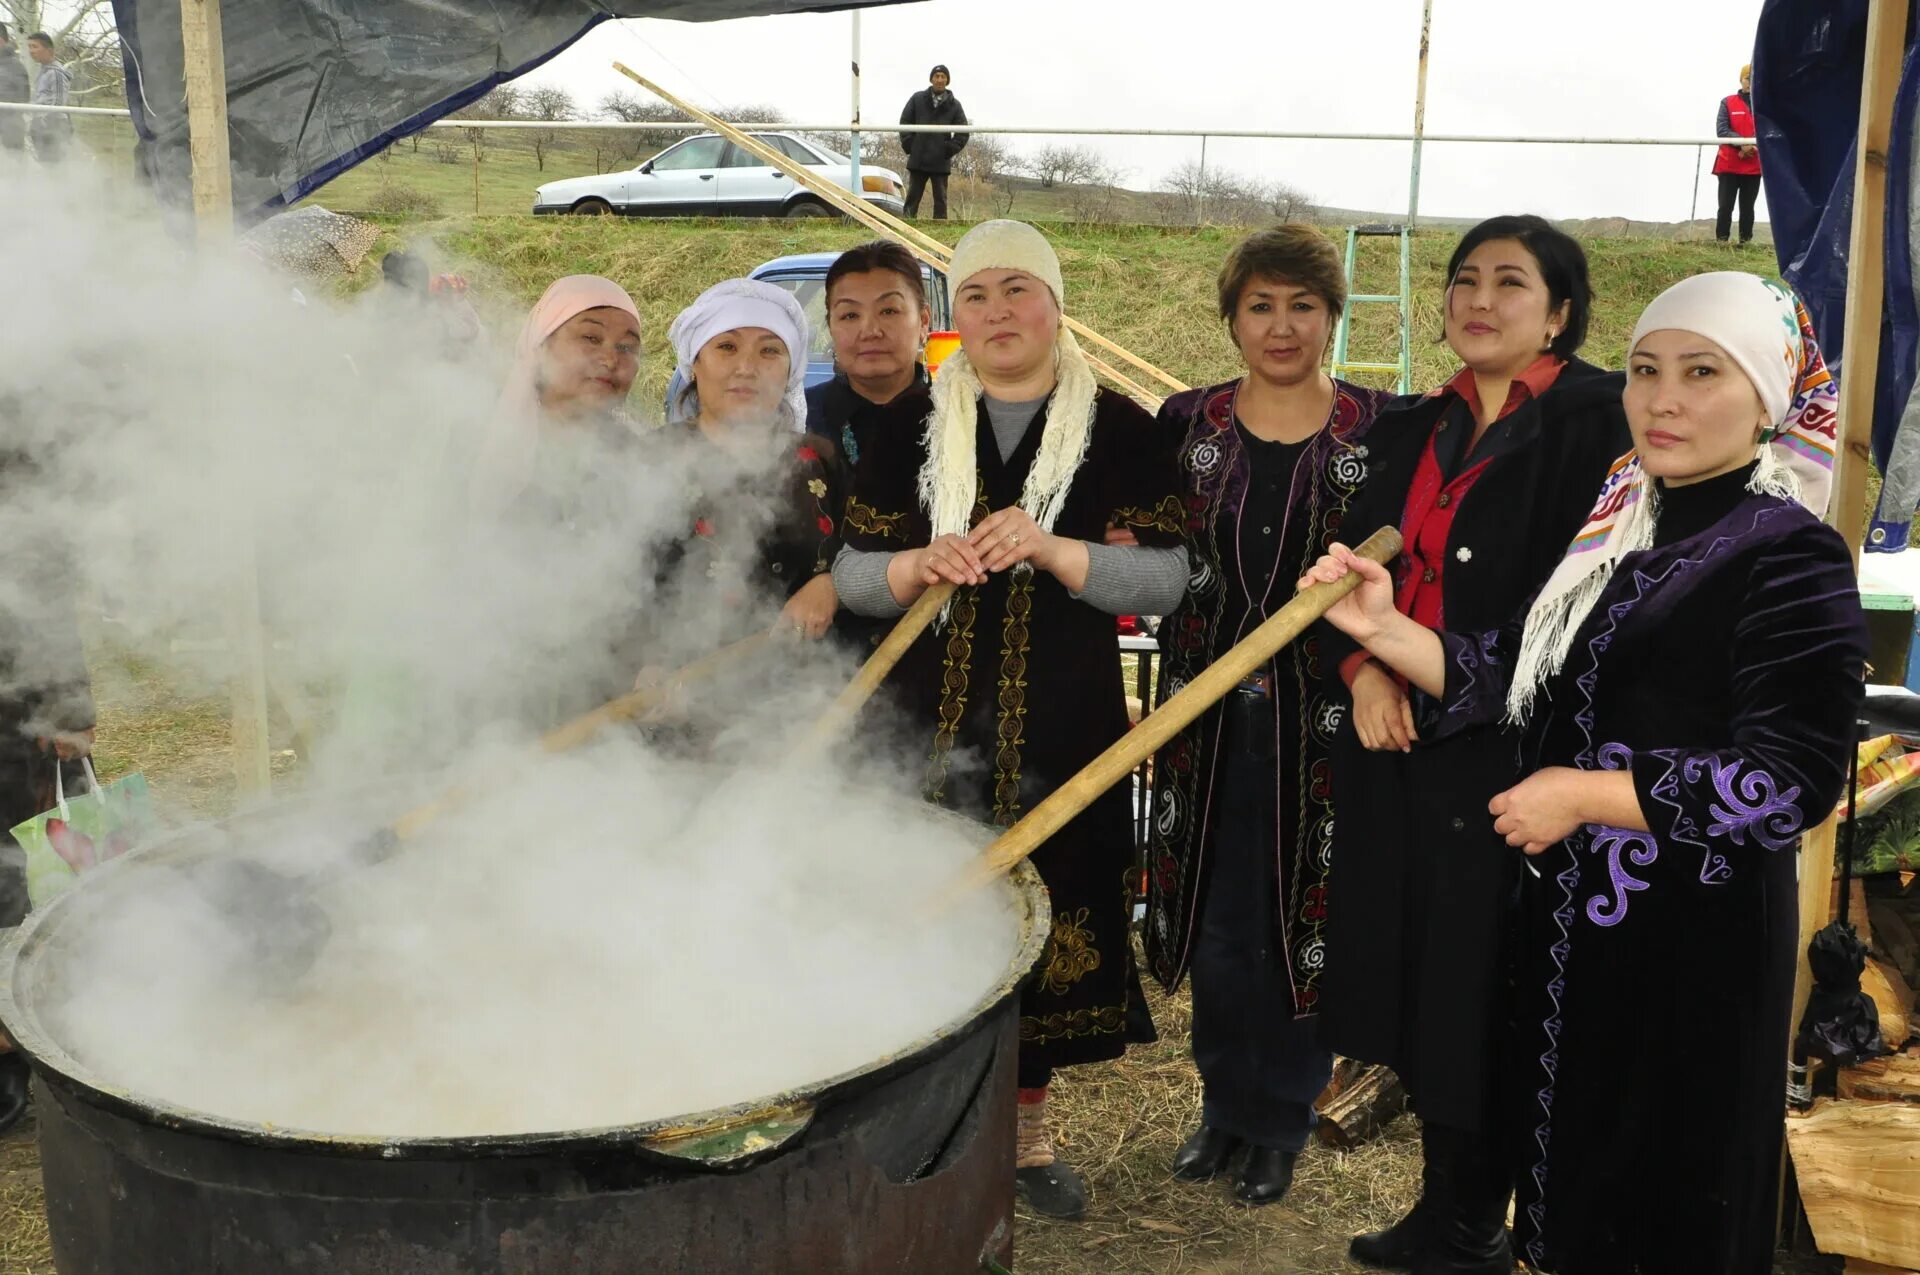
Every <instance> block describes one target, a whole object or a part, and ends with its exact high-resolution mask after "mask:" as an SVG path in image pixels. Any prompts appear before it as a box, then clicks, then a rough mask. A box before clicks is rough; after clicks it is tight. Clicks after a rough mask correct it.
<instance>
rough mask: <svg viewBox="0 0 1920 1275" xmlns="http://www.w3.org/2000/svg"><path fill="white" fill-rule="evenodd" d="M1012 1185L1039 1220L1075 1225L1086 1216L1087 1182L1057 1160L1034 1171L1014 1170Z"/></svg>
mask: <svg viewBox="0 0 1920 1275" xmlns="http://www.w3.org/2000/svg"><path fill="white" fill-rule="evenodd" d="M1013 1183H1014V1189H1015V1190H1016V1191H1017V1192H1018V1193H1019V1196H1020V1198H1021V1199H1023V1200H1025V1201H1026V1202H1027V1207H1028V1208H1030V1209H1032V1210H1033V1211H1034V1212H1035V1213H1038V1214H1039V1215H1040V1216H1041V1217H1051V1218H1058V1219H1059V1220H1060V1221H1062V1222H1078V1221H1079V1220H1080V1219H1081V1218H1083V1217H1085V1216H1086V1215H1087V1184H1086V1182H1085V1181H1083V1180H1082V1179H1081V1177H1080V1175H1079V1174H1078V1173H1075V1172H1074V1171H1073V1170H1072V1169H1070V1168H1068V1167H1067V1166H1066V1165H1064V1164H1062V1163H1060V1162H1059V1161H1058V1160H1055V1161H1054V1162H1053V1163H1052V1164H1045V1165H1041V1166H1039V1167H1037V1168H1032V1169H1015V1170H1014V1171H1013Z"/></svg>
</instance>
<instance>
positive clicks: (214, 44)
mask: <svg viewBox="0 0 1920 1275" xmlns="http://www.w3.org/2000/svg"><path fill="white" fill-rule="evenodd" d="M180 43H181V50H182V53H183V54H184V57H185V72H186V87H187V128H188V137H189V146H190V151H191V154H192V157H193V212H194V223H195V225H196V227H197V228H198V236H197V237H198V241H199V245H200V251H201V253H202V254H203V255H205V256H212V255H214V254H216V253H220V252H223V251H225V250H226V248H227V247H228V246H229V245H230V244H232V242H233V166H232V157H231V155H230V153H229V151H228V146H227V59H226V46H225V43H224V41H223V40H222V38H221V31H220V0H180ZM237 503H238V505H239V507H240V508H241V509H242V510H245V509H247V508H249V507H250V502H248V501H245V500H242V501H239V502H237ZM242 516H243V517H248V516H250V515H247V514H244V513H243V515H242ZM241 531H242V533H243V534H241V535H238V536H235V537H233V543H234V546H235V553H236V556H237V558H238V561H237V562H236V563H235V567H234V577H233V580H232V582H231V584H230V585H229V586H228V592H227V597H226V605H225V607H224V611H225V614H224V615H223V617H222V619H223V621H224V623H225V627H226V630H227V647H228V650H229V651H230V652H231V653H232V656H233V666H232V669H231V681H230V683H229V686H228V694H229V699H230V702H231V705H232V710H233V739H232V743H233V777H234V785H235V796H236V798H237V799H239V800H242V801H244V800H245V799H246V798H248V797H252V796H258V795H262V794H264V793H266V792H267V791H268V789H269V787H270V785H271V783H272V772H271V767H270V763H269V759H268V755H267V673H266V656H265V650H264V647H265V643H264V641H263V640H262V636H261V632H260V569H259V564H258V562H257V561H256V559H255V557H254V545H253V527H252V525H251V523H249V524H248V525H247V526H245V527H243V528H241Z"/></svg>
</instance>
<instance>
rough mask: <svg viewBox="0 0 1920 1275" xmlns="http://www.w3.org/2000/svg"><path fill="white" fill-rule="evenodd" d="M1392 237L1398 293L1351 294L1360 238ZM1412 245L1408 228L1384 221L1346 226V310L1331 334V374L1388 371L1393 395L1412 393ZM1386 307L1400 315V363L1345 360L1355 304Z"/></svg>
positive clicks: (1352, 292) (1341, 374)
mask: <svg viewBox="0 0 1920 1275" xmlns="http://www.w3.org/2000/svg"><path fill="white" fill-rule="evenodd" d="M1389 237H1391V238H1396V239H1398V240H1399V241H1400V291H1399V292H1398V293H1391V292H1355V291H1354V290H1353V272H1354V265H1355V262H1356V260H1357V258H1358V257H1359V252H1360V241H1361V240H1362V239H1383V238H1389ZM1412 257H1413V243H1412V239H1411V236H1410V233H1409V231H1408V228H1407V227H1406V226H1403V225H1394V224H1390V223H1384V222H1375V223H1373V224H1370V225H1365V226H1348V227H1347V266H1346V273H1347V307H1346V309H1344V310H1342V311H1341V312H1340V325H1339V326H1338V327H1337V328H1335V329H1334V333H1333V374H1334V375H1335V376H1338V377H1345V376H1346V375H1347V374H1348V373H1350V372H1392V373H1394V375H1395V376H1397V377H1398V378H1399V380H1398V381H1397V382H1396V383H1395V388H1396V390H1397V392H1399V393H1401V394H1410V393H1412V392H1413V316H1412V299H1413V293H1412V289H1411V281H1412V275H1413V262H1412ZM1367 303H1373V304H1390V305H1392V306H1393V307H1394V308H1395V309H1396V310H1397V311H1398V313H1399V316H1400V361H1399V362H1398V363H1366V362H1356V361H1355V360H1353V359H1350V358H1349V357H1347V340H1348V336H1349V334H1350V332H1351V330H1352V327H1353V310H1354V307H1355V306H1357V305H1362V304H1367Z"/></svg>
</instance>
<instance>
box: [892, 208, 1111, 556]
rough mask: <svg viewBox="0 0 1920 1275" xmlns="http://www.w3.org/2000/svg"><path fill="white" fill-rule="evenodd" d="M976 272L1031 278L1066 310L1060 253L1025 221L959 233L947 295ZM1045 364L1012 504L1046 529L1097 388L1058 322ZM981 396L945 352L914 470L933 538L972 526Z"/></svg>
mask: <svg viewBox="0 0 1920 1275" xmlns="http://www.w3.org/2000/svg"><path fill="white" fill-rule="evenodd" d="M982 270H1019V271H1023V272H1025V273H1027V274H1030V275H1032V276H1033V277H1034V278H1036V279H1038V280H1040V281H1041V282H1043V283H1045V284H1046V285H1047V287H1048V288H1049V289H1051V290H1052V292H1053V300H1054V303H1055V304H1056V305H1058V306H1059V307H1060V308H1061V310H1062V311H1063V312H1064V311H1065V309H1066V286H1065V283H1064V281H1063V279H1062V277H1061V273H1060V259H1059V257H1058V256H1057V255H1055V253H1054V251H1053V247H1052V245H1051V244H1049V243H1048V242H1047V240H1046V237H1045V236H1044V235H1042V234H1041V233H1040V232H1039V231H1037V230H1035V229H1034V228H1033V227H1032V226H1029V225H1027V224H1026V223H1024V222H1018V221H1005V220H1000V221H984V222H981V223H980V224H979V225H978V226H975V227H974V228H973V229H972V230H969V231H968V232H967V233H966V234H965V235H963V236H961V238H960V242H959V243H957V244H955V245H954V248H953V261H952V264H951V265H949V267H948V269H947V277H948V278H949V279H951V280H952V281H953V290H954V295H955V296H958V295H959V292H960V289H961V287H963V286H964V285H965V284H966V282H967V280H969V279H971V278H972V277H973V276H974V275H976V274H979V273H980V272H981V271H982ZM1053 368H1054V388H1053V394H1052V397H1050V398H1049V399H1048V400H1047V409H1046V420H1045V421H1044V422H1042V424H1041V430H1042V433H1041V435H1040V450H1039V452H1038V454H1036V455H1035V456H1034V458H1033V467H1032V468H1031V469H1029V470H1028V471H1027V481H1026V485H1025V486H1024V487H1023V488H1022V489H1021V492H1020V507H1021V508H1022V509H1024V510H1026V511H1027V513H1028V514H1029V515H1030V516H1031V517H1032V518H1033V520H1034V522H1035V523H1036V524H1038V525H1039V527H1040V529H1041V530H1042V531H1047V532H1051V531H1052V530H1053V526H1054V523H1055V522H1057V521H1058V520H1059V518H1060V511H1061V509H1062V508H1063V507H1065V505H1066V501H1067V493H1068V492H1069V491H1070V490H1072V488H1073V479H1074V475H1075V474H1077V473H1078V472H1079V470H1080V466H1081V464H1082V462H1084V461H1085V460H1086V458H1087V445H1088V444H1089V443H1090V442H1091V441H1092V438H1093V413H1094V397H1095V395H1096V393H1097V392H1098V389H1099V386H1098V383H1097V382H1096V381H1095V380H1094V376H1093V367H1092V365H1091V364H1089V363H1088V362H1087V356H1086V354H1085V353H1084V352H1082V350H1081V349H1080V343H1079V342H1078V341H1076V340H1075V339H1074V336H1073V333H1072V332H1071V331H1069V330H1068V329H1067V326H1066V323H1065V321H1064V320H1063V321H1062V322H1061V325H1060V329H1059V331H1058V332H1057V333H1056V334H1055V337H1054V347H1053ZM985 393H986V389H985V387H984V386H983V385H981V383H980V377H979V374H978V373H976V372H975V371H974V369H973V361H972V360H971V359H969V358H968V357H967V352H966V351H965V350H964V349H962V350H956V351H954V352H953V353H952V354H950V355H948V356H947V359H946V361H945V362H944V363H942V364H941V365H940V370H939V372H938V373H937V374H936V375H935V376H934V379H933V411H932V413H931V414H930V415H929V416H928V417H927V433H926V448H927V458H926V460H925V462H924V463H923V464H922V465H921V467H920V483H919V490H920V507H921V508H922V509H924V510H926V512H927V517H928V520H929V521H930V522H931V523H932V526H933V535H934V537H935V538H936V539H938V538H939V537H941V536H947V535H954V536H964V535H966V534H967V532H968V531H970V530H971V529H972V527H973V508H974V505H975V503H976V502H977V501H978V499H979V474H980V461H979V456H978V453H977V447H978V438H979V421H980V399H981V396H982V395H983V394H985ZM1029 428H1032V427H1031V426H1029Z"/></svg>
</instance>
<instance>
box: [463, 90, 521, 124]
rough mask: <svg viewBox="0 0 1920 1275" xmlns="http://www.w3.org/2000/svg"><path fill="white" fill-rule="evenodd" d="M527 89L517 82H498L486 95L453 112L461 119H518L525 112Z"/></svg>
mask: <svg viewBox="0 0 1920 1275" xmlns="http://www.w3.org/2000/svg"><path fill="white" fill-rule="evenodd" d="M525 100H526V90H524V89H522V88H520V87H519V86H518V85H516V84H496V85H494V86H493V88H491V89H489V90H488V91H487V94H486V96H484V97H482V98H480V99H479V100H478V101H476V102H471V103H469V104H468V105H466V106H464V107H462V108H460V109H459V110H457V111H455V112H454V113H453V117H454V118H455V119H461V120H517V119H519V118H521V117H522V116H523V115H524V114H525Z"/></svg>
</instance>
